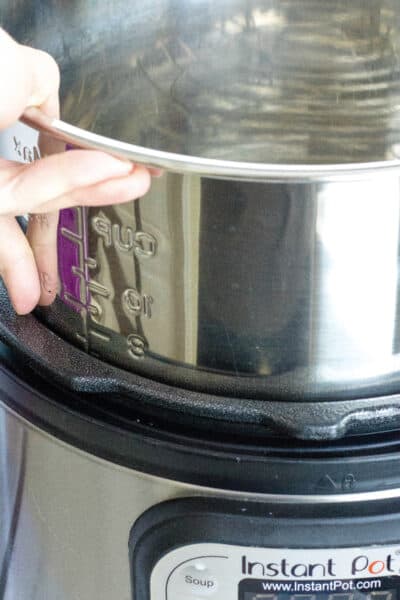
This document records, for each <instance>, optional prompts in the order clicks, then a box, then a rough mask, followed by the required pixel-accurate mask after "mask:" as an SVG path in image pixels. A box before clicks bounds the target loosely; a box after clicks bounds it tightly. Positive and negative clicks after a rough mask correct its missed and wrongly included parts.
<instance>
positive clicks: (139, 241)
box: [92, 217, 158, 258]
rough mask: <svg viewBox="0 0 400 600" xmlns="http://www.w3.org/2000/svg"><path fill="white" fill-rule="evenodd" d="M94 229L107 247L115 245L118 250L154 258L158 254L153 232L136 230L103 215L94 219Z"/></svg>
mask: <svg viewBox="0 0 400 600" xmlns="http://www.w3.org/2000/svg"><path fill="white" fill-rule="evenodd" d="M92 227H93V229H94V231H95V232H96V233H97V234H98V235H99V236H100V237H101V238H102V239H103V241H104V245H105V246H106V248H111V247H114V248H115V249H116V250H117V251H118V252H132V251H133V252H134V254H135V255H136V256H138V257H143V258H152V257H154V256H155V255H156V254H157V246H158V244H157V240H156V238H155V237H154V235H152V234H151V233H147V232H146V231H135V230H134V229H132V227H125V226H122V225H119V224H117V223H114V225H113V224H111V222H110V221H107V220H106V219H103V218H102V217H94V218H93V219H92Z"/></svg>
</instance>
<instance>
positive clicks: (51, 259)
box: [27, 212, 59, 306]
mask: <svg viewBox="0 0 400 600" xmlns="http://www.w3.org/2000/svg"><path fill="white" fill-rule="evenodd" d="M58 217H59V215H58V212H53V213H48V214H40V215H30V216H29V224H28V231H27V239H28V242H29V244H30V246H31V249H32V252H33V256H34V259H35V262H36V268H37V270H38V273H39V281H40V298H39V304H40V305H41V306H49V305H50V304H52V302H54V300H55V297H56V294H57V285H58V276H57V227H58Z"/></svg>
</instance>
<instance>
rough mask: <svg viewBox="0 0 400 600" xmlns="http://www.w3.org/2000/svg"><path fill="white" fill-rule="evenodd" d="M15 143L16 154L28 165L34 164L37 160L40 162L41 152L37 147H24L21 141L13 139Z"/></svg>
mask: <svg viewBox="0 0 400 600" xmlns="http://www.w3.org/2000/svg"><path fill="white" fill-rule="evenodd" d="M13 141H14V152H15V154H16V155H17V156H18V158H21V159H22V160H23V161H24V162H26V163H32V162H34V161H35V160H39V158H40V151H39V148H38V147H37V146H23V145H22V142H21V140H19V139H17V138H16V137H15V136H14V137H13Z"/></svg>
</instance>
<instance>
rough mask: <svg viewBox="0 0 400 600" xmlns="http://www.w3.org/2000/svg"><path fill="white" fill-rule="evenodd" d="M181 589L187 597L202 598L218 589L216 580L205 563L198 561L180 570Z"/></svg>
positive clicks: (211, 594)
mask: <svg viewBox="0 0 400 600" xmlns="http://www.w3.org/2000/svg"><path fill="white" fill-rule="evenodd" d="M181 583H182V591H183V590H184V591H185V593H186V594H188V595H190V596H189V597H190V598H191V599H192V598H193V599H194V598H204V597H209V596H213V595H214V594H215V593H216V592H217V590H218V581H217V579H216V577H215V576H214V575H213V574H212V572H211V571H210V569H208V568H207V565H206V564H204V563H203V562H201V561H199V562H197V563H194V564H192V565H190V566H189V567H186V568H185V569H183V570H182V572H181Z"/></svg>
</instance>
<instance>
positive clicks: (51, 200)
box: [0, 150, 150, 215]
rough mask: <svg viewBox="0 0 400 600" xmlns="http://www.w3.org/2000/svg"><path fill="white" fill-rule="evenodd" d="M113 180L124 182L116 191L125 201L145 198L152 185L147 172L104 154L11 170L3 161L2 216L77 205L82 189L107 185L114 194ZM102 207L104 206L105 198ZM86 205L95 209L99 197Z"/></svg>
mask: <svg viewBox="0 0 400 600" xmlns="http://www.w3.org/2000/svg"><path fill="white" fill-rule="evenodd" d="M2 167H3V168H2ZM132 169H133V173H132ZM145 172H146V173H147V175H146V174H145ZM114 179H115V180H118V179H120V180H121V181H120V182H117V185H116V188H117V189H121V193H122V194H123V196H124V198H123V199H122V201H127V200H128V199H134V198H135V197H137V195H143V194H144V193H146V192H147V190H148V188H149V185H150V175H149V173H148V171H147V170H146V169H143V168H142V167H136V168H134V167H133V165H132V164H131V163H128V162H125V161H120V160H118V159H115V158H113V157H111V156H108V155H106V154H103V153H101V152H87V151H83V150H76V151H73V152H65V153H64V154H59V155H55V156H49V157H47V158H44V159H42V160H40V161H37V162H35V163H32V164H30V165H18V166H15V165H12V166H11V165H10V163H5V161H3V162H1V161H0V215H23V214H25V213H36V212H51V211H53V210H57V209H58V208H60V206H61V207H64V206H67V205H68V203H69V202H73V203H75V202H77V198H78V197H80V198H81V197H82V196H81V195H79V193H77V191H79V190H81V189H84V188H88V187H92V186H96V185H97V184H99V183H101V182H103V183H104V182H105V183H104V185H105V186H107V188H108V190H109V191H111V188H112V184H111V181H112V180H114ZM129 195H130V198H129ZM109 197H110V200H111V201H114V199H117V198H116V194H114V193H111V194H109ZM111 197H112V199H111ZM70 198H71V200H69V199H70ZM117 200H118V199H117ZM100 203H101V204H103V203H104V194H102V195H101V202H100ZM84 204H92V205H96V204H97V198H96V196H89V197H88V196H87V197H86V198H85V202H84ZM71 205H72V204H71Z"/></svg>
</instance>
